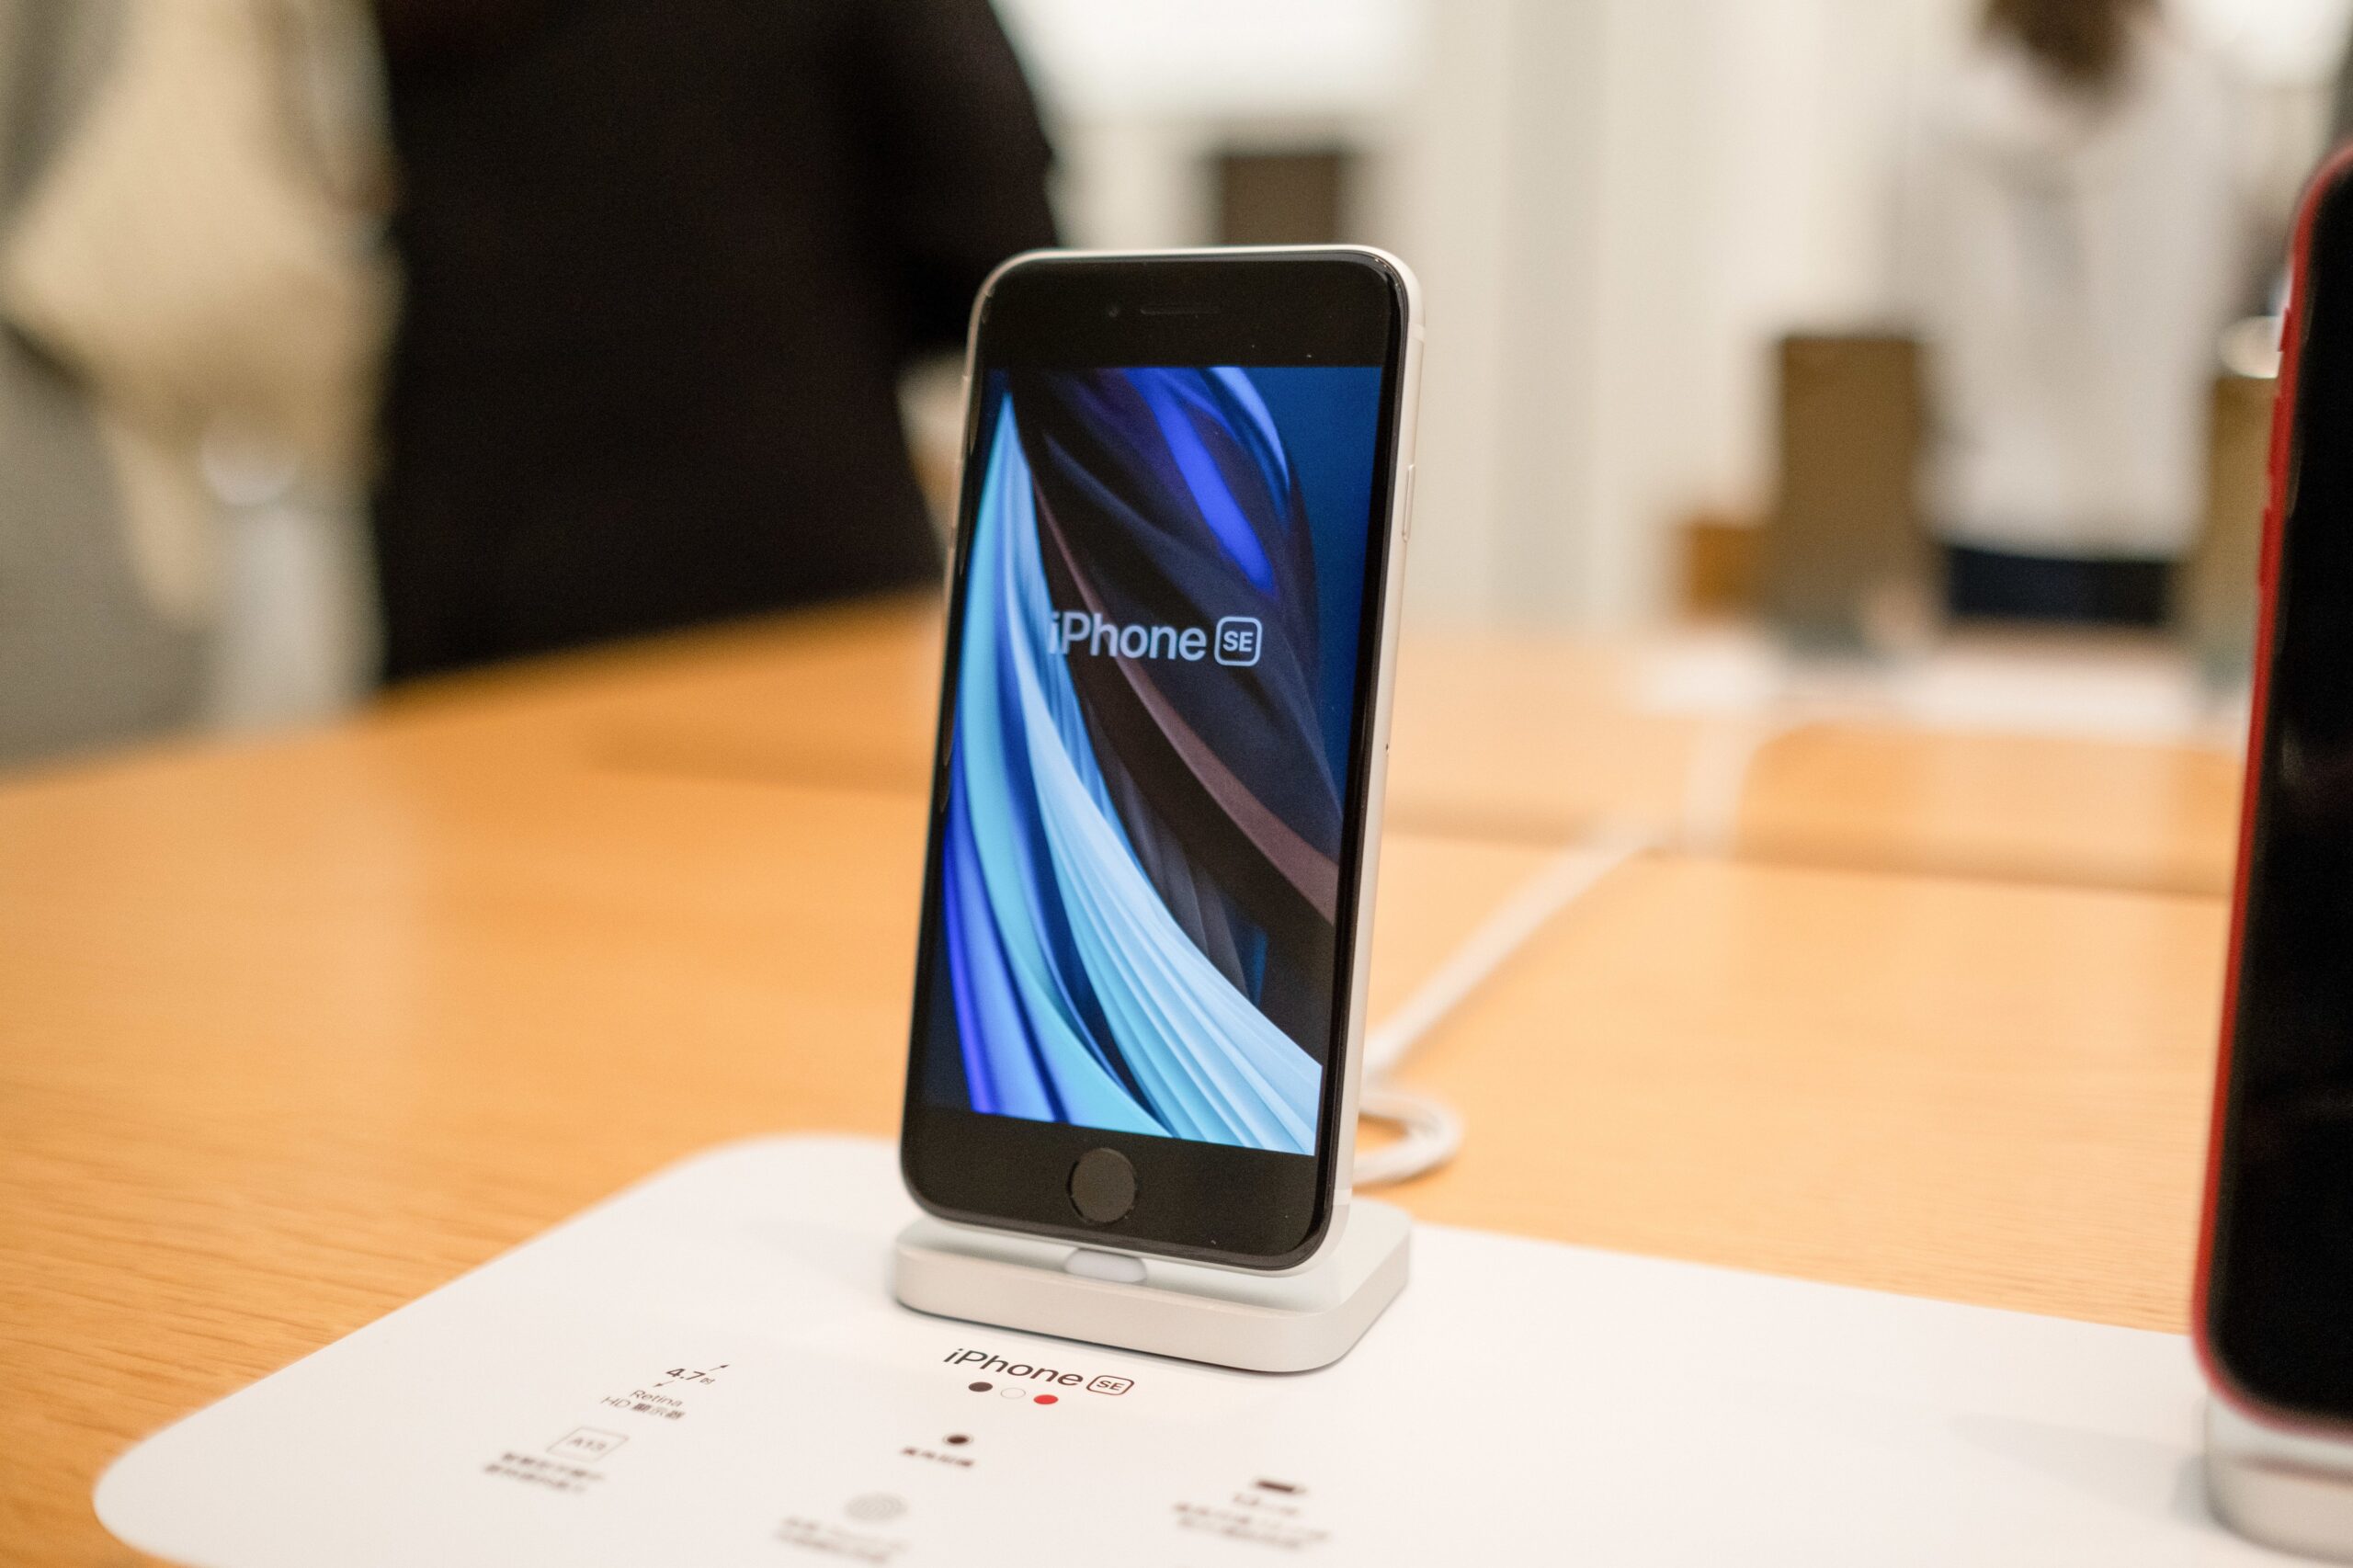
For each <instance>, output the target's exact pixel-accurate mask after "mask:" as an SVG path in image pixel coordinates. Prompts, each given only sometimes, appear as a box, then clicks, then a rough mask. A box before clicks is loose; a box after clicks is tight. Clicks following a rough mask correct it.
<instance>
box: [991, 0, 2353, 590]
mask: <svg viewBox="0 0 2353 1568" xmlns="http://www.w3.org/2000/svg"><path fill="white" fill-rule="evenodd" d="M1001 3H1002V4H1003V5H1004V6H1005V9H1006V17H1007V21H1008V23H1009V24H1010V25H1011V26H1012V27H1013V28H1014V30H1015V32H1016V35H1017V40H1018V41H1019V42H1020V43H1021V45H1022V47H1023V48H1024V50H1025V51H1026V53H1027V54H1028V56H1029V60H1030V62H1031V64H1032V68H1033V70H1034V71H1035V72H1036V74H1037V75H1038V76H1039V78H1040V85H1041V88H1042V91H1043V94H1044V96H1045V97H1046V99H1047V101H1048V104H1049V108H1050V111H1051V113H1052V114H1053V116H1054V117H1055V119H1056V121H1057V130H1058V133H1059V139H1060V142H1061V145H1062V147H1063V153H1064V161H1065V169H1064V173H1063V190H1062V204H1063V214H1064V220H1065V223H1066V226H1067V227H1068V229H1069V230H1070V233H1071V236H1072V238H1073V239H1074V241H1076V242H1078V243H1084V244H1188V243H1198V242H1199V241H1200V240H1202V239H1204V238H1206V237H1207V235H1208V233H1209V227H1210V222H1211V210H1210V192H1209V189H1208V187H1207V183H1206V177H1205V166H1204V163H1203V158H1202V154H1203V153H1205V152H1206V151H1207V150H1208V149H1210V148H1211V146H1212V145H1215V144H1218V143H1220V142H1233V141H1235V140H1244V141H1247V140H1253V139H1256V140H1261V141H1265V142H1278V143H1279V142H1283V141H1285V140H1287V139H1288V140H1298V139H1310V138H1314V137H1320V136H1342V137H1346V138H1349V139H1352V140H1354V141H1356V142H1359V143H1360V144H1362V145H1364V146H1365V147H1367V148H1368V149H1369V150H1370V151H1371V152H1372V153H1374V154H1375V162H1374V167H1373V170H1372V179H1371V181H1370V186H1371V190H1370V203H1369V206H1370V210H1369V212H1368V214H1367V217H1366V222H1365V223H1364V231H1365V232H1364V235H1363V237H1366V238H1369V239H1372V240H1375V241H1377V242H1379V243H1381V244H1389V245H1391V246H1392V247H1393V248H1395V249H1396V250H1398V251H1399V252H1400V253H1401V254H1402V255H1404V256H1405V257H1406V259H1407V260H1408V261H1410V262H1411V263H1412V264H1413V265H1414V267H1415V268H1416V270H1417V271H1418V272H1419V273H1420V274H1421V276H1422V278H1423V281H1424V283H1425V285H1426V288H1427V295H1428V310H1429V321H1430V331H1431V336H1430V340H1429V362H1428V381H1427V386H1426V389H1425V391H1426V394H1427V395H1426V400H1425V405H1424V406H1425V415H1424V432H1423V457H1422V461H1421V470H1420V480H1419V485H1418V490H1417V508H1416V509H1417V512H1418V519H1417V522H1416V526H1415V541H1414V549H1415V561H1414V566H1413V580H1412V597H1413V602H1414V606H1415V615H1416V616H1417V617H1450V618H1472V617H1476V618H1483V619H1520V620H1530V621H1542V622H1576V623H1598V624H1608V623H1621V622H1627V621H1632V620H1638V619H1643V618H1646V617H1650V616H1654V615H1656V614H1658V613H1661V612H1662V611H1664V610H1665V608H1668V607H1669V606H1670V605H1671V604H1672V602H1673V597H1674V582H1675V570H1676V565H1677V562H1676V557H1675V551H1676V548H1677V543H1678V540H1677V538H1676V536H1675V534H1674V531H1673V530H1674V526H1675V525H1676V524H1677V522H1679V521H1681V520H1682V519H1684V518H1685V517H1688V516H1689V515H1690V514H1691V513H1693V512H1695V511H1698V510H1702V509H1707V510H1717V511H1725V512H1731V513H1734V514H1747V515H1754V514H1755V513H1756V512H1758V511H1759V510H1761V508H1762V507H1763V506H1765V504H1766V502H1767V500H1768V496H1769V494H1770V492H1771V487H1772V484H1773V478H1774V476H1773V474H1772V473H1771V472H1770V469H1769V454H1770V441H1769V420H1770V414H1771V410H1770V395H1769V394H1770V381H1769V370H1770V360H1769V354H1770V349H1771V345H1772V342H1773V340H1774V339H1775V338H1776V337H1777V336H1778V335H1779V334H1780V333H1782V332H1784V331H1786V330H1789V329H1790V328H1792V327H1809V326H1811V327H1837V326H1853V325H1859V324H1874V323H1877V322H1880V321H1881V320H1883V319H1885V318H1886V317H1887V316H1888V315H1889V313H1890V312H1891V309H1892V298H1891V293H1892V290H1891V277H1890V255H1889V253H1890V250H1891V239H1892V235H1891V233H1890V228H1891V221H1890V216H1889V215H1890V212H1891V210H1892V206H1893V188H1894V183H1895V181H1896V179H1897V177H1898V173H1899V167H1900V162H1901V149H1902V147H1903V143H1904V137H1905V134H1906V131H1907V128H1908V127H1909V125H1910V124H1911V122H1912V120H1913V119H1914V118H1915V116H1916V114H1917V112H1918V109H1919V106H1920V102H1921V99H1922V97H1923V95H1924V93H1926V92H1927V90H1928V88H1929V86H1930V85H1931V83H1932V82H1933V81H1934V79H1935V77H1936V76H1937V74H1938V72H1939V71H1940V69H1941V68H1942V67H1943V65H1944V64H1945V63H1946V62H1949V61H1950V60H1951V59H1952V58H1953V56H1954V55H1955V54H1957V53H1958V51H1960V50H1961V48H1963V47H1964V46H1965V45H1966V43H1967V41H1968V40H1969V39H1970V37H1971V36H1972V31H1973V28H1974V17H1975V16H1976V15H1977V12H1978V9H1979V0H1001ZM2174 4H2175V6H2176V8H2177V11H2178V12H2179V13H2180V15H2181V17H2182V19H2183V20H2184V21H2185V23H2187V24H2188V25H2190V26H2191V27H2193V28H2195V29H2196V30H2198V31H2199V32H2200V35H2201V36H2204V37H2207V38H2210V39H2212V40H2220V41H2222V43H2224V44H2226V45H2227V47H2228V48H2229V50H2230V51H2232V55H2233V58H2234V59H2235V60H2237V61H2238V62H2240V65H2241V69H2242V71H2243V72H2244V73H2245V74H2247V75H2248V76H2249V77H2250V79H2259V80H2261V81H2263V82H2267V83H2269V84H2270V85H2269V86H2268V87H2267V88H2265V89H2264V93H2265V94H2267V95H2268V97H2265V98H2264V101H2265V102H2266V103H2267V104H2268V106H2269V107H2268V110H2267V113H2268V114H2269V116H2270V119H2271V121H2273V122H2274V123H2273V124H2272V130H2271V134H2272V136H2273V139H2274V140H2275V141H2276V142H2278V146H2277V147H2276V148H2275V149H2274V150H2273V152H2272V153H2271V154H2270V155H2271V157H2272V160H2273V162H2274V163H2275V164H2276V165H2277V166H2278V167H2279V168H2280V169H2284V170H2286V171H2287V173H2286V174H2285V175H2275V176H2273V177H2274V183H2275V184H2279V183H2282V182H2291V181H2292V179H2293V178H2294V171H2295V170H2296V169H2297V168H2298V167H2299V166H2300V165H2299V164H2298V159H2300V158H2301V157H2302V155H2303V153H2302V149H2303V148H2304V147H2305V146H2306V145H2307V144H2308V142H2309V141H2310V139H2311V137H2312V136H2313V134H2315V133H2316V126H2317V115H2318V112H2319V111H2318V108H2317V105H2318V103H2319V101H2320V96H2321V93H2322V90H2323V87H2324V85H2325V82H2326V81H2327V79H2328V78H2329V77H2330V76H2331V74H2332V73H2333V69H2334V62H2335V59H2336V53H2337V51H2338V50H2339V48H2340V47H2341V41H2342V39H2343V34H2344V27H2345V17H2346V14H2347V8H2348V5H2353V0H2174Z"/></svg>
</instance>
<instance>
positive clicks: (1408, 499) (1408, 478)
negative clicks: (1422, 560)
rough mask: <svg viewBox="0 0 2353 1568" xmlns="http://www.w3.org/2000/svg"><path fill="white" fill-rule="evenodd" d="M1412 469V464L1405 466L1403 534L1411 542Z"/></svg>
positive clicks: (1412, 510)
mask: <svg viewBox="0 0 2353 1568" xmlns="http://www.w3.org/2000/svg"><path fill="white" fill-rule="evenodd" d="M1414 468H1415V465H1414V464H1412V463H1407V464H1406V465H1405V533H1404V537H1405V538H1406V539H1407V540H1411V539H1412V538H1413V537H1414Z"/></svg>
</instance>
